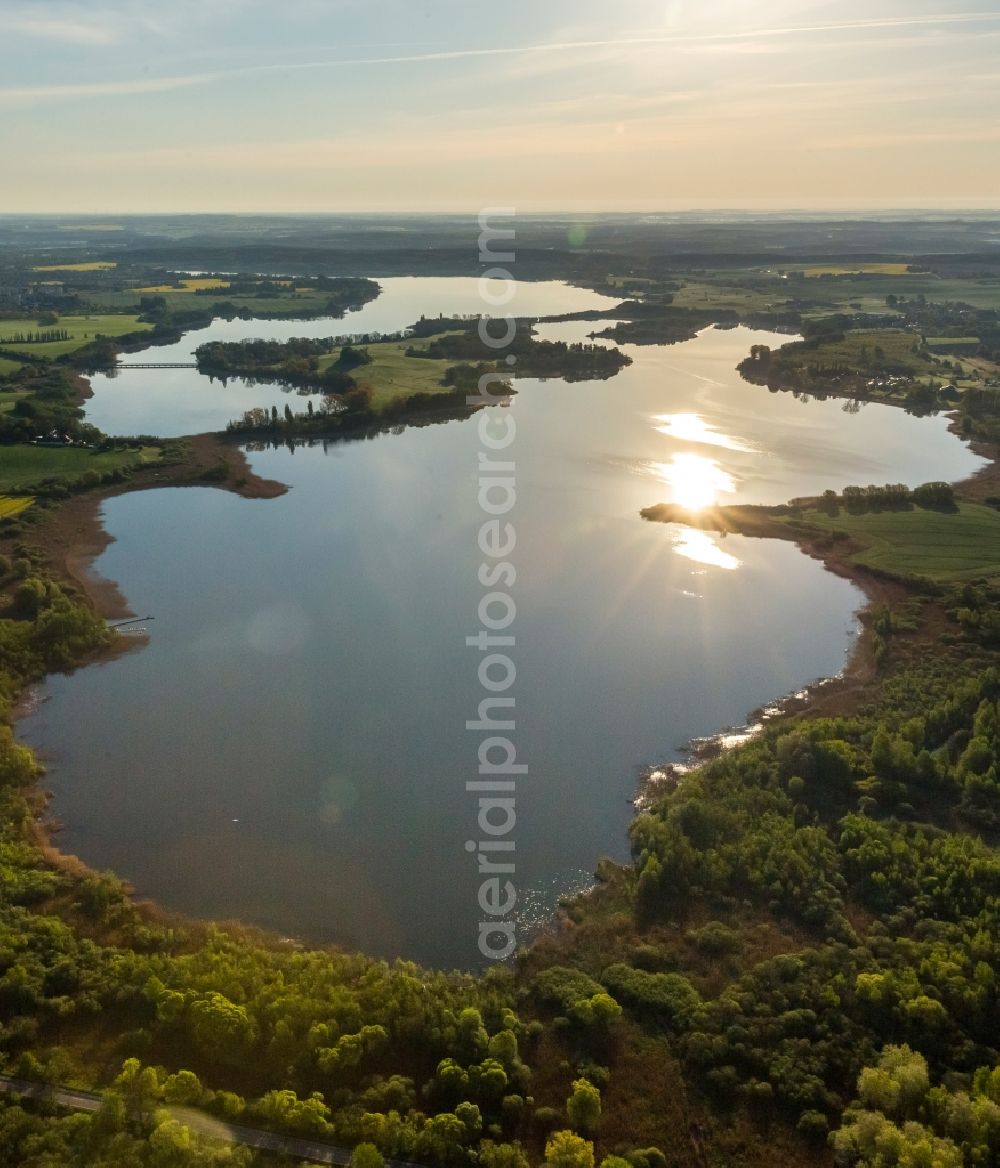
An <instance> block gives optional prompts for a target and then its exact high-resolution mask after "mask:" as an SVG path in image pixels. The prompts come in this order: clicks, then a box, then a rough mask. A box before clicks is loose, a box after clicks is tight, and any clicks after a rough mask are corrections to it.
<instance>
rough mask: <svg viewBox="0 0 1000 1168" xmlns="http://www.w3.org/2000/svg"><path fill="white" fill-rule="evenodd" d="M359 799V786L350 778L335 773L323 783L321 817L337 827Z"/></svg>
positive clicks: (320, 801) (325, 821) (320, 800)
mask: <svg viewBox="0 0 1000 1168" xmlns="http://www.w3.org/2000/svg"><path fill="white" fill-rule="evenodd" d="M357 801H358V788H357V785H356V784H355V783H352V782H351V780H350V779H345V778H343V777H342V776H340V775H333V776H332V777H331V778H329V779H327V781H326V782H325V783H324V784H323V786H322V789H321V790H320V797H319V819H320V822H321V823H325V824H326V825H327V826H328V827H336V826H337V824H339V823H341V822H342V821H343V819H344V816H345V815H346V814H347V813H348V811H350V810H351V808H352V807H353V806H354V805H355V804H356V803H357Z"/></svg>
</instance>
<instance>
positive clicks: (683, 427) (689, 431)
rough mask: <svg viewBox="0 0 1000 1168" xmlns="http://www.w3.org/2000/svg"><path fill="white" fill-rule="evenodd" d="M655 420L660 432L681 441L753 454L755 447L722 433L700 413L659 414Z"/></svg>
mask: <svg viewBox="0 0 1000 1168" xmlns="http://www.w3.org/2000/svg"><path fill="white" fill-rule="evenodd" d="M654 421H656V422H657V423H658V425H657V427H656V429H657V431H658V432H659V433H660V434H666V436H667V437H668V438H676V439H678V440H679V441H681V442H699V443H703V444H704V445H706V446H721V447H723V448H724V449H725V450H737V451H739V452H740V453H742V454H752V453H753V452H754V449H755V448H754V447H753V446H748V445H747V444H746V443H745V442H742V441H740V439H739V438H734V437H732V436H730V435H729V434H722V433H720V432H719V430H718V429H717V428H716V427H715V426H713V425H711V424H710V423H709V422H706V421H705V419H704V418H703V417H702V416H701V415H700V414H657V415H656V417H655V419H654Z"/></svg>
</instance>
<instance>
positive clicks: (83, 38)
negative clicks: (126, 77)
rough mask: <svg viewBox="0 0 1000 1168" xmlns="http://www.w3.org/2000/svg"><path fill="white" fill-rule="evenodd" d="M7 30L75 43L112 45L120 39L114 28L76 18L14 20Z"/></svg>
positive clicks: (22, 34)
mask: <svg viewBox="0 0 1000 1168" xmlns="http://www.w3.org/2000/svg"><path fill="white" fill-rule="evenodd" d="M6 30H7V31H8V32H12V33H15V34H20V35H21V36H28V37H41V38H43V39H45V40H52V41H64V42H66V43H67V44H73V45H111V44H114V43H115V42H116V41H117V40H118V34H117V33H116V32H115V31H114V29H112V28H109V27H107V26H105V25H99V24H87V23H81V22H79V21H75V20H54V19H46V18H41V19H38V18H27V19H20V20H13V21H11V22H9V23H8V24H7V26H6Z"/></svg>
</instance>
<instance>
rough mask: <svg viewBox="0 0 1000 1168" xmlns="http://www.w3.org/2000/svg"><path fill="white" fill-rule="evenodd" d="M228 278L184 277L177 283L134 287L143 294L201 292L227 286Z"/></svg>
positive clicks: (228, 284) (228, 285)
mask: <svg viewBox="0 0 1000 1168" xmlns="http://www.w3.org/2000/svg"><path fill="white" fill-rule="evenodd" d="M228 287H230V281H229V280H216V279H213V278H211V277H186V278H185V279H183V280H181V281H180V282H179V285H178V284H151V285H150V286H149V287H148V288H136V291H137V292H141V293H143V294H146V293H151V292H202V291H204V290H205V289H206V288H228Z"/></svg>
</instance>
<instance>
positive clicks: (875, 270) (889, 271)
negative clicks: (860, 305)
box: [802, 264, 910, 277]
mask: <svg viewBox="0 0 1000 1168" xmlns="http://www.w3.org/2000/svg"><path fill="white" fill-rule="evenodd" d="M802 274H803V275H804V276H810V277H812V276H860V275H871V276H907V275H909V274H910V273H909V270H908V265H907V264H858V265H857V267H854V268H842V267H838V266H836V265H832V266H829V267H824V266H818V267H813V268H803V269H802Z"/></svg>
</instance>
